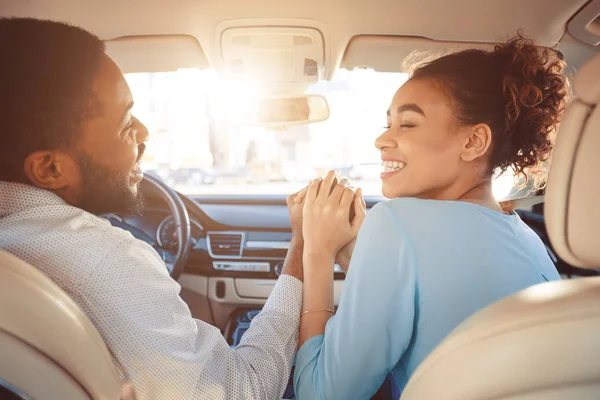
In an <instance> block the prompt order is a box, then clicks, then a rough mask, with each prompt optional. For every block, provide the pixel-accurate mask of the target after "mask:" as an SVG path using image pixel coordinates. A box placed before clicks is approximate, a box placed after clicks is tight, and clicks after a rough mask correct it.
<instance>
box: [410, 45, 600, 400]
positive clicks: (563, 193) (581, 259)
mask: <svg viewBox="0 0 600 400" xmlns="http://www.w3.org/2000/svg"><path fill="white" fill-rule="evenodd" d="M574 93H575V99H574V101H573V102H572V103H571V104H570V105H569V109H568V110H567V112H566V114H565V116H564V119H563V122H562V124H561V126H560V130H559V133H558V135H557V142H556V149H555V151H554V155H553V161H552V167H551V171H550V176H549V182H548V188H547V190H546V196H545V197H546V204H545V216H546V225H547V230H548V234H549V236H550V240H551V241H552V245H553V247H554V249H555V250H556V252H557V253H558V255H559V256H560V257H562V259H563V260H565V261H566V262H567V263H569V264H571V265H574V266H576V267H580V268H587V269H599V268H600V241H599V239H598V238H599V235H598V229H600V189H598V185H597V184H598V179H599V176H598V175H599V174H600V157H599V156H598V155H599V154H600V106H599V104H600V55H597V56H596V57H594V58H593V59H592V60H590V61H589V62H588V63H587V64H586V65H584V67H583V68H581V70H580V72H579V73H578V74H577V76H576V77H575V80H574ZM598 398H600V277H598V276H596V277H593V278H581V279H574V280H564V281H558V282H548V283H543V284H540V285H536V286H533V287H531V288H529V289H526V290H523V291H521V292H519V293H517V294H515V295H512V296H509V297H508V298H505V299H503V300H500V301H499V302H497V303H495V304H492V305H491V306H488V307H487V308H485V309H483V310H482V311H480V312H478V313H477V314H475V315H473V316H472V317H471V318H469V319H467V320H466V321H465V322H464V323H463V324H461V325H460V326H459V327H458V328H456V330H454V332H452V333H451V334H450V336H448V337H447V338H446V339H445V340H444V341H443V342H442V343H441V344H440V345H439V346H438V347H437V348H436V349H435V350H434V351H433V352H432V353H431V354H430V355H429V357H427V358H426V359H425V361H423V363H422V364H421V365H420V366H419V368H418V369H417V370H416V371H415V373H414V374H413V376H412V377H411V379H410V381H409V382H408V384H407V386H406V388H405V390H404V392H403V394H402V397H401V399H403V400H404V399H405V400H413V399H419V400H422V399H447V400H452V399H456V400H458V399H460V400H468V399H478V400H479V399H511V400H513V399H519V400H525V399H527V400H534V399H535V400H537V399H544V400H553V399H598Z"/></svg>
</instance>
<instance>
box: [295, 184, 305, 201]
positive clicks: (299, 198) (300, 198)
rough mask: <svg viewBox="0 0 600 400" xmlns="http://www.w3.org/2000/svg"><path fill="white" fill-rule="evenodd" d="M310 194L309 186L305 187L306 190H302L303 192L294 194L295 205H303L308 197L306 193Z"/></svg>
mask: <svg viewBox="0 0 600 400" xmlns="http://www.w3.org/2000/svg"><path fill="white" fill-rule="evenodd" d="M307 192H308V186H307V187H305V188H304V189H302V190H301V191H299V192H298V193H296V194H294V195H293V196H294V203H295V204H302V202H303V201H304V198H305V197H306V193H307Z"/></svg>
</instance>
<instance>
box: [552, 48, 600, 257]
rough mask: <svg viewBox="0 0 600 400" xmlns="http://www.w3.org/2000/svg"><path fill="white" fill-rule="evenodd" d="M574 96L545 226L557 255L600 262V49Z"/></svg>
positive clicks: (561, 133)
mask: <svg viewBox="0 0 600 400" xmlns="http://www.w3.org/2000/svg"><path fill="white" fill-rule="evenodd" d="M573 86H574V87H573V89H574V95H575V96H574V100H573V101H572V102H571V104H570V105H569V107H568V109H567V111H566V113H565V116H564V119H563V121H562V123H561V125H560V128H559V130H558V134H557V138H556V146H555V149H554V153H553V155H552V166H551V167H550V175H549V179H548V188H547V189H546V196H545V197H546V205H545V210H544V213H545V215H546V227H547V230H548V234H549V236H550V240H551V242H552V245H553V246H554V248H555V250H556V252H557V253H558V255H559V256H560V257H561V258H563V259H564V260H565V261H566V262H568V263H569V264H571V265H574V266H576V267H580V268H588V269H597V268H600V242H599V241H598V237H599V236H600V206H599V205H600V189H599V188H598V179H599V176H598V175H599V173H600V157H599V156H598V155H599V154H600V107H598V104H599V103H600V54H599V55H597V56H595V57H594V58H593V59H591V60H590V61H589V62H588V63H586V64H585V65H584V66H583V67H582V68H581V70H580V72H579V74H578V75H577V76H576V77H575V81H574V85H573Z"/></svg>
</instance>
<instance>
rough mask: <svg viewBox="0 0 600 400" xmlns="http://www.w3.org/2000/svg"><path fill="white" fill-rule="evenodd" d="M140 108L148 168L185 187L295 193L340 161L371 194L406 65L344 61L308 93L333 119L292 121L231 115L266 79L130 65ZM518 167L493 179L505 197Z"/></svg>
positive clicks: (198, 191) (188, 190) (376, 188)
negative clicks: (387, 67)
mask: <svg viewBox="0 0 600 400" xmlns="http://www.w3.org/2000/svg"><path fill="white" fill-rule="evenodd" d="M126 79H127V81H128V83H129V85H130V87H131V90H132V92H133V96H134V99H135V106H134V110H133V111H134V113H135V115H136V117H137V118H138V119H140V120H141V121H142V122H143V123H144V124H145V125H146V126H147V127H148V129H149V131H150V140H149V142H148V147H147V151H146V155H145V157H144V164H143V166H144V170H145V171H146V172H150V173H154V174H155V175H158V176H159V177H161V178H162V179H163V180H164V181H165V182H166V183H168V184H169V185H171V186H173V187H174V188H175V189H176V190H178V191H180V192H181V193H184V194H188V195H202V194H219V195H222V194H289V193H293V192H295V191H297V190H299V189H300V188H302V185H305V184H307V183H308V181H309V180H310V179H312V178H314V177H316V176H319V175H324V174H325V173H326V172H327V171H328V170H330V169H337V170H339V171H340V174H341V175H343V176H348V177H349V178H350V179H351V180H352V183H353V185H355V186H357V187H362V188H363V191H364V193H365V195H367V196H381V181H380V179H379V174H380V172H381V167H380V158H379V152H378V151H377V149H376V148H375V146H374V142H375V139H376V138H377V137H378V136H379V135H380V134H381V133H382V132H383V130H384V128H383V127H384V126H385V125H386V114H385V110H387V108H388V106H389V103H390V101H391V99H392V97H393V95H394V93H395V91H396V90H397V89H398V87H400V86H401V85H402V84H403V83H404V82H405V81H406V79H407V75H406V74H403V73H385V72H376V71H373V70H364V69H356V70H352V71H348V70H344V69H341V70H338V71H337V73H336V74H335V78H334V79H333V80H331V81H321V82H319V83H317V84H314V85H312V86H311V87H309V88H308V90H307V93H313V94H320V95H323V96H325V97H326V98H327V101H328V102H329V107H330V110H331V115H330V117H329V119H328V120H326V121H324V122H320V123H315V124H309V125H297V126H292V127H290V128H289V129H287V130H269V129H266V128H263V127H257V126H241V125H239V124H235V123H231V122H230V121H232V120H234V119H235V118H232V116H231V109H232V107H228V104H231V103H232V102H236V104H238V103H239V104H243V101H244V98H251V97H252V96H254V95H256V94H257V91H258V88H253V87H241V86H240V85H235V84H233V83H230V82H226V81H223V80H222V79H220V78H219V76H218V75H217V74H216V73H215V72H214V71H212V70H199V69H185V70H179V71H175V72H159V73H135V74H127V75H126ZM512 184H513V178H512V176H504V177H501V178H498V179H496V180H495V181H494V194H495V196H496V198H498V199H499V200H501V199H504V198H505V197H506V196H507V195H508V194H509V192H510V190H511V188H512Z"/></svg>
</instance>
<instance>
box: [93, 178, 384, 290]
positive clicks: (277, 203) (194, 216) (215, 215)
mask: <svg viewBox="0 0 600 400" xmlns="http://www.w3.org/2000/svg"><path fill="white" fill-rule="evenodd" d="M143 190H144V194H145V197H146V203H147V205H146V208H145V210H144V213H143V215H141V216H133V217H126V218H120V217H118V216H115V215H104V217H105V218H107V219H108V220H109V221H110V222H111V223H112V224H113V225H114V226H118V227H121V228H123V229H126V230H128V231H129V232H131V234H132V235H133V236H134V237H136V238H138V239H140V240H143V241H145V242H147V243H148V244H150V245H151V246H153V247H154V248H155V249H156V250H157V251H158V252H159V253H163V252H168V251H172V250H174V249H176V247H177V242H178V238H177V235H176V232H175V226H174V220H173V217H172V216H171V211H170V209H169V208H168V206H167V204H166V203H165V202H164V200H163V199H162V198H161V197H160V196H158V195H157V194H156V193H153V191H152V188H151V187H149V186H148V187H143ZM180 198H181V199H182V200H183V202H184V204H185V206H186V209H187V211H188V214H189V217H190V223H191V226H190V228H191V239H190V242H191V243H190V246H191V248H190V255H189V257H188V262H187V265H186V267H185V271H184V273H186V274H195V275H201V276H207V277H232V278H253V279H276V278H277V277H278V276H279V275H280V274H281V269H282V267H283V261H284V259H285V255H286V253H287V249H288V247H289V244H290V240H291V237H292V235H291V231H290V224H289V216H288V209H287V205H286V196H284V195H280V196H277V195H275V196H184V195H180ZM380 200H381V199H379V198H373V199H368V204H367V205H368V206H372V205H374V204H376V203H377V202H378V201H380ZM335 278H336V279H337V280H343V279H344V274H343V272H342V270H341V268H340V267H339V266H337V265H336V266H335Z"/></svg>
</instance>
